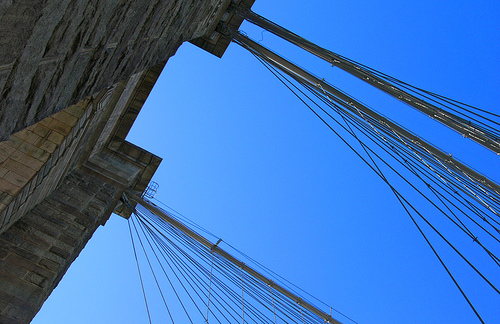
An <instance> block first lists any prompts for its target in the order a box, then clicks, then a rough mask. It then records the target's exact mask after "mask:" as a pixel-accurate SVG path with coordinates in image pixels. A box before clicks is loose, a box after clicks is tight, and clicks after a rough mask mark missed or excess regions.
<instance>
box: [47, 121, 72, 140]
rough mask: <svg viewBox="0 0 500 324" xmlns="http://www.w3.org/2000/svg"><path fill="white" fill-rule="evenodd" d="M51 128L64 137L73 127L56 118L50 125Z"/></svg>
mask: <svg viewBox="0 0 500 324" xmlns="http://www.w3.org/2000/svg"><path fill="white" fill-rule="evenodd" d="M49 127H50V128H51V129H52V130H54V131H56V132H58V133H59V134H61V135H63V136H65V135H68V134H69V132H70V131H71V128H72V126H70V125H67V124H65V123H63V122H62V121H60V120H57V119H55V118H53V119H52V121H51V122H50V124H49Z"/></svg>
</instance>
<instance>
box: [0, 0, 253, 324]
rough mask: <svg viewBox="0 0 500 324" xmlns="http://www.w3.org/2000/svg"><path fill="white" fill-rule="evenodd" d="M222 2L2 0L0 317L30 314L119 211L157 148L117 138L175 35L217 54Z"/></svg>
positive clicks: (153, 163) (147, 172)
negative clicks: (141, 146)
mask: <svg viewBox="0 0 500 324" xmlns="http://www.w3.org/2000/svg"><path fill="white" fill-rule="evenodd" d="M230 1H231V0H141V1H139V0H33V1H22V0H17V1H16V0H0V323H5V324H9V323H16V324H18V323H28V322H30V321H31V319H32V318H33V316H34V315H35V314H36V312H37V311H38V309H40V307H41V305H42V303H43V302H44V301H45V299H46V298H47V297H48V295H49V294H50V293H51V292H52V290H53V289H54V287H55V286H56V285H57V284H58V282H59V281H60V279H61V277H62V276H63V275H64V273H65V272H66V270H67V269H68V267H69V265H70V264H71V262H72V261H73V260H74V259H75V258H76V257H77V256H78V254H79V253H80V251H81V250H82V248H83V247H84V246H85V244H86V242H87V241H88V240H89V239H90V237H91V236H92V234H93V233H94V231H95V230H96V228H97V227H98V226H99V225H100V224H104V223H105V222H106V220H107V219H108V217H109V216H110V214H111V213H112V212H113V211H114V212H116V213H118V214H119V215H121V216H123V217H128V216H129V213H130V210H129V209H127V208H124V206H123V204H121V203H120V198H121V197H122V193H124V192H125V191H126V192H131V193H132V194H135V195H137V194H140V193H142V192H143V191H144V189H145V188H146V186H147V184H148V182H149V181H150V179H151V178H152V176H153V174H154V172H155V171H156V169H157V168H158V166H159V164H160V161H161V159H160V158H158V157H156V156H155V155H153V154H151V153H149V152H147V151H145V150H143V149H141V148H139V147H137V146H135V145H133V144H131V143H128V142H127V141H126V140H125V137H126V135H127V133H128V131H129V129H130V127H131V126H132V124H133V122H134V120H135V118H136V117H137V115H138V113H139V111H140V109H141V108H142V105H143V104H144V102H145V100H146V98H147V97H148V95H149V92H150V91H151V89H152V87H153V85H154V83H155V82H156V80H157V78H158V76H159V74H160V72H161V70H162V68H163V66H164V64H165V63H166V61H167V60H168V58H169V57H170V56H171V55H173V54H174V53H175V51H176V50H177V48H178V46H179V45H180V44H181V43H182V42H183V41H186V40H193V39H195V38H197V39H198V40H197V41H194V43H195V44H198V45H199V46H200V47H202V48H204V49H206V50H208V51H210V52H211V53H213V54H215V55H218V56H220V55H222V53H223V52H224V51H225V48H226V47H227V44H228V41H227V40H224V39H222V38H221V37H218V36H217V35H216V33H214V30H215V27H216V25H217V23H218V22H219V21H220V20H221V18H222V17H223V16H224V17H226V18H225V19H226V20H225V22H226V23H227V22H231V21H233V22H234V23H235V24H237V25H238V24H239V23H238V18H237V17H236V18H233V17H231V16H228V15H226V14H225V9H226V8H227V7H228V6H229V2H230ZM234 1H235V2H237V3H240V2H243V3H247V4H248V5H249V6H250V5H251V4H252V3H253V0H234ZM234 19H236V20H234ZM214 35H215V36H216V37H213V36H214ZM56 113H57V114H56ZM30 125H31V126H30ZM27 126H30V127H29V128H27V129H26V127H27ZM15 132H18V133H16V134H14V133H15ZM3 140H7V141H5V142H1V141H3Z"/></svg>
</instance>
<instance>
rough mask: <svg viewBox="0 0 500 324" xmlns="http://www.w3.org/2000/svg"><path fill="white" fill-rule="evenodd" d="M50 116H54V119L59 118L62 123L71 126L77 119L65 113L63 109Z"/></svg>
mask: <svg viewBox="0 0 500 324" xmlns="http://www.w3.org/2000/svg"><path fill="white" fill-rule="evenodd" d="M52 117H54V119H56V120H59V121H60V122H63V123H64V124H66V125H68V126H71V127H73V126H75V124H76V122H77V121H78V118H76V117H75V116H73V115H71V114H69V113H67V112H66V111H64V110H62V111H60V112H58V113H56V114H54V115H53V116H52Z"/></svg>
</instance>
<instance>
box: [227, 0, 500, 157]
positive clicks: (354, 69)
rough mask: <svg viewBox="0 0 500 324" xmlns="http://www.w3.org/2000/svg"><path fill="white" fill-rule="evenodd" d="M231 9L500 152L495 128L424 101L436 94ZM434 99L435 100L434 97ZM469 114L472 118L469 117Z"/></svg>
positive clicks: (249, 13)
mask: <svg viewBox="0 0 500 324" xmlns="http://www.w3.org/2000/svg"><path fill="white" fill-rule="evenodd" d="M230 10H231V11H232V12H233V13H235V14H237V15H240V16H241V17H242V18H244V19H245V20H247V21H249V22H251V23H253V24H255V25H257V26H259V27H261V28H263V29H265V30H267V31H269V32H271V33H273V34H275V35H277V36H279V37H281V38H283V39H285V40H286V41H288V42H290V43H292V44H294V45H296V46H298V47H300V48H302V49H304V50H306V51H308V52H310V53H312V54H314V55H316V56H317V57H319V58H321V59H323V60H325V61H327V62H329V63H331V64H332V65H335V66H338V67H339V68H341V69H342V70H344V71H346V72H348V73H350V74H352V75H354V76H355V77H357V78H359V79H361V80H363V81H365V82H367V83H369V84H371V85H372V86H374V87H376V88H378V89H380V90H382V91H384V92H386V93H388V94H390V95H391V96H394V97H395V98H397V99H399V100H401V101H403V102H405V103H407V104H409V105H411V106H412V107H414V108H415V109H417V110H419V111H420V112H422V113H424V114H426V115H428V116H430V117H431V118H433V119H436V120H438V121H440V122H441V123H443V124H444V125H446V126H448V127H450V128H452V129H453V130H455V131H457V132H459V133H460V134H462V135H464V136H466V137H470V138H471V139H473V140H474V141H476V142H477V143H479V144H481V145H483V146H485V147H486V148H488V149H490V150H492V151H493V152H495V153H497V154H500V137H499V133H498V132H497V131H496V130H495V129H494V128H493V127H491V126H490V125H487V124H485V123H481V122H480V124H475V123H473V122H472V121H471V120H466V119H464V118H462V117H460V116H457V115H455V114H454V113H453V111H447V110H446V108H448V109H449V108H450V107H449V106H447V105H446V104H441V105H438V106H435V105H433V104H432V103H430V102H427V101H425V99H426V96H425V95H423V94H427V95H433V94H432V93H431V92H428V91H427V92H425V91H420V92H418V93H417V96H414V95H412V94H410V93H408V92H405V91H404V90H403V89H401V88H399V87H398V85H404V86H410V85H408V84H405V83H403V82H401V81H399V80H397V79H395V78H392V77H390V76H387V75H385V74H383V73H381V72H378V71H376V70H374V69H370V68H369V67H367V66H365V65H362V64H359V63H357V62H355V61H353V60H350V59H348V58H345V57H343V56H341V55H339V54H336V53H333V52H331V51H328V50H326V49H324V48H322V47H320V46H318V45H316V44H314V43H312V42H310V41H308V40H306V39H304V38H302V37H300V36H298V35H297V34H295V33H293V32H291V31H289V30H287V29H285V28H283V27H281V26H279V25H278V24H276V23H274V22H272V21H270V20H268V19H266V18H264V17H262V16H260V15H258V14H256V13H254V12H253V11H251V10H250V9H249V8H246V7H243V6H238V5H232V6H231V9H230ZM220 29H221V31H222V32H223V33H224V32H226V31H225V30H224V28H220ZM411 90H412V91H413V92H417V91H419V90H421V89H418V88H416V87H411ZM434 98H435V99H439V98H445V97H442V96H434ZM433 101H435V100H434V99H433ZM445 102H447V101H445ZM448 102H449V101H448ZM456 103H458V102H456V101H455V104H453V105H455V106H456V107H460V106H459V105H457V104H456ZM467 117H469V118H471V117H470V116H467ZM483 118H486V117H483ZM486 119H487V118H486Z"/></svg>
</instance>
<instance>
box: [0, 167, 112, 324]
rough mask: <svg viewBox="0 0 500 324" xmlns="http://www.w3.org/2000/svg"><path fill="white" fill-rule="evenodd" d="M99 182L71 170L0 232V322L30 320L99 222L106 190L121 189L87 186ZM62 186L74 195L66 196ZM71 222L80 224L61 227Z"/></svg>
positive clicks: (100, 184)
mask: <svg viewBox="0 0 500 324" xmlns="http://www.w3.org/2000/svg"><path fill="white" fill-rule="evenodd" d="M104 182H105V181H104V180H103V179H101V178H100V177H97V176H95V175H93V174H92V172H88V170H86V169H85V168H83V169H76V170H73V171H72V172H71V173H69V174H68V175H67V176H66V177H65V178H64V181H63V182H62V184H61V185H60V186H59V187H58V188H57V189H56V190H55V191H54V192H52V193H51V194H50V196H49V198H48V199H46V200H44V201H43V202H42V203H40V204H39V205H37V206H36V207H35V208H34V209H33V210H32V211H31V212H29V213H28V214H27V215H25V216H24V217H23V220H22V221H19V222H16V223H15V224H14V225H13V226H11V227H10V228H9V229H8V230H7V231H6V232H4V233H3V234H2V235H0V242H2V243H3V244H2V253H1V254H0V256H1V260H0V292H1V293H0V300H1V302H3V303H4V304H5V305H4V307H3V308H1V309H0V322H1V323H29V321H31V319H32V318H33V317H34V315H35V314H36V312H37V311H38V309H39V308H40V307H41V305H42V303H43V302H44V301H45V299H46V298H47V297H48V295H49V294H50V293H51V292H52V290H53V289H54V287H55V286H57V284H58V282H59V280H60V279H61V278H62V276H63V274H64V273H65V272H66V270H67V269H68V267H69V265H70V264H71V262H73V260H74V259H75V258H76V257H77V256H78V254H79V253H80V251H81V250H82V249H83V247H84V246H85V244H86V242H87V241H88V239H89V238H90V237H91V236H92V234H93V233H94V231H95V230H96V228H97V227H98V226H99V225H100V224H101V223H102V222H103V217H105V214H104V213H103V212H102V211H104V210H109V209H110V208H112V206H111V204H113V201H112V200H109V199H107V197H108V195H112V196H116V195H117V194H118V192H119V191H120V188H118V187H116V188H113V187H109V186H108V190H107V192H104V191H101V190H97V191H90V190H89V187H97V188H101V187H103V184H104ZM67 192H73V193H74V195H73V197H74V198H75V199H74V200H72V201H70V200H68V199H66V193H67ZM54 204H57V212H54V210H55V207H54ZM75 227H78V228H81V230H80V231H77V232H71V231H67V230H66V229H68V228H75ZM0 306H1V305H0Z"/></svg>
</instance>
